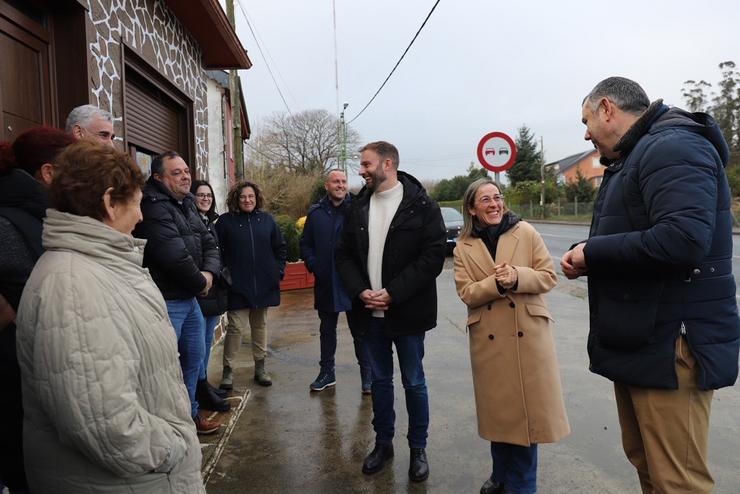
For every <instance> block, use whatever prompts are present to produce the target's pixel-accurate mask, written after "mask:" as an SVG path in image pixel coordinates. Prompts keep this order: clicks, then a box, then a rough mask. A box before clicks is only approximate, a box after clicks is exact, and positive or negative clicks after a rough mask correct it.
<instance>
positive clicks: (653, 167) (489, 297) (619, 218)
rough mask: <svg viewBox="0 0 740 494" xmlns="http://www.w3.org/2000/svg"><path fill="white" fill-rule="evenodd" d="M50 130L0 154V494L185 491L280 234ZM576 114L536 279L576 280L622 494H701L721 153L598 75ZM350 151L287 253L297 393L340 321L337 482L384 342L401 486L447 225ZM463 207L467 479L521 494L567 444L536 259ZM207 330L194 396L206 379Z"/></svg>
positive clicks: (725, 344) (376, 387)
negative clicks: (591, 183)
mask: <svg viewBox="0 0 740 494" xmlns="http://www.w3.org/2000/svg"><path fill="white" fill-rule="evenodd" d="M75 112H78V114H85V115H88V116H90V115H93V116H94V117H95V121H96V125H92V124H91V120H90V119H88V120H85V119H81V120H78V121H77V122H75V121H74V119H72V115H70V119H72V121H71V122H68V125H67V131H68V132H67V133H65V132H62V131H58V130H56V129H50V128H40V129H32V130H30V131H27V132H26V133H24V134H23V135H21V136H19V137H18V138H17V139H16V140H15V141H14V142H13V143H12V145H10V144H4V145H3V147H2V148H1V151H2V164H3V167H2V168H0V234H1V235H2V238H3V246H2V247H0V261H1V262H0V266H2V268H0V271H1V274H2V277H3V282H2V284H1V286H0V289H1V290H2V291H1V292H0V295H1V297H0V323H1V324H0V327H2V331H1V332H0V335H1V337H2V348H1V350H2V352H3V358H2V360H1V361H0V364H1V365H2V386H3V388H4V394H5V396H9V397H11V398H12V399H11V400H10V402H8V401H6V403H8V405H10V406H4V407H2V408H0V410H2V413H3V417H2V420H0V426H2V427H3V431H2V441H3V443H2V445H0V454H2V455H3V456H2V458H0V468H1V470H0V474H1V475H2V476H1V477H0V480H2V482H4V483H5V484H6V485H8V486H9V487H10V488H11V492H18V493H22V492H33V493H41V492H64V493H75V492H89V491H90V489H92V490H93V491H97V490H100V491H105V492H152V493H154V492H204V488H203V484H202V481H201V478H200V462H201V456H200V448H199V446H198V440H197V435H196V434H197V433H209V432H213V431H215V430H217V428H218V426H219V425H218V423H214V421H212V420H210V419H208V418H206V417H204V416H202V415H201V413H200V411H199V410H200V408H204V409H208V410H215V411H225V410H227V409H228V408H229V406H230V405H229V401H228V397H227V396H228V392H229V391H230V390H231V389H232V388H233V386H234V373H235V369H236V361H235V358H236V353H237V351H238V349H239V347H240V345H241V339H242V333H243V332H244V331H245V330H246V327H247V325H249V327H250V330H251V344H252V355H253V359H254V380H255V382H256V383H258V384H259V385H262V386H270V385H271V384H272V378H271V376H270V375H269V373H268V372H267V370H266V364H265V361H266V356H267V338H266V314H267V308H268V307H271V306H276V305H278V304H279V303H280V290H279V283H280V279H281V278H282V276H283V272H284V269H285V261H286V243H285V240H284V239H283V237H282V235H281V233H280V229H279V228H278V226H277V224H276V222H275V220H274V219H273V218H272V216H271V215H270V214H269V213H268V212H267V211H265V209H264V201H265V198H264V197H263V196H262V193H261V191H260V188H259V186H258V185H257V184H255V183H253V182H248V181H245V182H240V183H238V184H236V185H235V186H234V187H233V188H232V189H231V190H230V192H229V194H228V198H227V200H226V205H227V209H228V212H226V213H225V214H223V215H221V216H218V214H217V213H216V211H215V197H214V192H213V189H212V187H211V186H210V185H209V184H208V183H207V182H205V181H194V182H193V181H191V177H190V168H189V167H188V165H187V163H186V162H185V161H184V159H183V158H182V157H181V156H179V155H178V154H177V153H176V152H174V151H170V152H167V153H164V154H162V155H159V156H157V157H155V158H154V159H153V161H152V163H151V176H150V177H149V179H148V180H146V181H145V180H144V176H143V175H142V173H141V171H140V170H139V167H138V166H137V165H136V164H135V163H134V162H133V161H132V160H131V158H130V157H129V156H128V155H126V154H124V153H121V152H119V151H117V150H116V149H114V148H113V147H112V146H105V145H102V144H111V143H112V142H113V141H112V140H113V139H114V133H113V126H112V119H111V118H110V114H107V113H106V112H102V111H100V110H98V109H96V108H94V107H87V109H86V110H79V111H78V109H76V110H75ZM75 112H73V114H74V113H75ZM85 112H87V113H85ZM91 118H92V117H91ZM97 120H102V123H101V122H97ZM582 121H583V123H584V125H586V129H587V130H586V134H585V138H586V140H589V141H591V142H592V143H593V144H594V146H595V147H596V149H597V150H598V151H599V152H600V154H601V157H602V158H601V159H602V163H603V164H604V165H605V166H606V171H605V176H604V181H603V183H602V185H601V187H600V190H599V194H598V197H597V200H596V203H595V206H594V217H593V222H592V225H591V230H590V232H589V237H588V239H586V240H583V241H581V242H577V243H575V244H574V245H573V246H572V248H571V249H570V250H569V251H568V252H567V253H566V254H565V255H564V256H563V258H562V259H561V261H560V266H561V270H562V272H563V274H564V275H565V276H566V277H568V278H571V279H573V278H577V277H580V276H587V277H588V288H589V310H590V331H589V335H588V342H587V346H588V352H589V357H590V360H591V364H590V370H591V371H593V372H595V373H598V374H600V375H603V376H604V377H606V378H608V379H610V380H612V381H613V382H614V389H615V397H616V403H617V409H618V415H619V422H620V427H621V430H622V442H623V447H624V451H625V454H626V455H627V458H628V459H629V461H630V462H631V463H632V464H633V465H634V466H635V468H636V470H637V474H638V478H639V482H640V486H641V489H642V491H643V493H645V494H648V493H655V494H666V493H679V492H686V493H689V492H690V493H699V494H701V493H709V492H711V491H712V488H713V480H712V476H711V474H710V472H709V468H708V465H707V463H708V462H707V450H708V439H707V438H708V431H709V416H710V408H711V400H712V393H713V390H714V389H718V388H721V387H724V386H731V385H732V384H734V382H735V380H736V378H737V374H738V350H739V348H740V319H739V318H738V312H737V303H736V299H735V280H734V278H733V276H732V271H731V261H732V237H731V235H732V231H731V212H730V202H731V197H730V191H729V187H728V183H727V178H726V175H725V172H724V167H725V166H726V164H727V162H728V156H729V151H728V147H727V144H726V142H725V140H724V138H723V136H722V134H721V132H720V131H719V128H718V126H717V125H716V123H715V122H714V121H713V120H712V119H711V117H709V116H707V115H705V114H691V113H688V112H685V111H683V110H680V109H677V108H669V107H668V106H666V105H664V104H663V103H662V101H661V100H658V101H656V102H653V103H650V100H649V99H648V97H647V95H646V94H645V92H644V90H643V89H642V88H641V87H640V86H639V85H638V84H637V83H635V82H634V81H631V80H629V79H625V78H621V77H610V78H608V79H605V80H604V81H602V82H600V83H599V84H597V85H596V86H595V87H594V89H593V90H592V91H591V92H590V93H589V94H588V95H587V96H586V97H585V98H584V100H583V102H582ZM105 122H107V124H106V123H105ZM98 123H100V125H97V124H98ZM360 152H361V162H360V169H359V174H360V176H361V177H362V178H363V179H364V180H365V186H364V187H363V188H362V190H360V192H359V193H358V194H357V195H356V196H354V197H350V195H349V194H348V191H347V176H346V174H345V173H344V172H343V171H341V170H332V171H330V172H329V173H328V174H327V178H326V182H325V190H326V196H325V197H324V198H323V199H321V200H320V201H319V202H318V203H317V204H315V205H313V206H311V208H310V210H309V212H308V215H307V219H306V223H305V227H304V230H303V234H302V237H301V240H300V247H301V253H302V256H303V258H304V260H305V262H306V265H307V267H308V269H309V270H310V271H311V272H313V273H314V275H315V279H316V284H315V288H314V294H315V299H314V301H315V305H314V306H315V308H316V310H317V311H318V316H319V320H320V326H319V335H320V336H319V340H320V341H319V343H320V345H319V347H320V359H319V373H318V376H317V377H316V379H315V380H314V381H313V382H312V383H310V385H309V387H310V389H311V391H313V392H321V391H322V390H324V389H326V388H327V387H330V386H333V385H335V384H336V378H337V376H336V373H335V352H336V348H337V322H338V317H339V314H340V313H341V312H345V313H346V317H347V322H348V326H349V328H350V331H351V334H352V337H353V343H354V348H355V355H356V358H357V362H358V364H359V370H360V377H361V392H362V393H363V394H366V395H369V396H371V399H372V408H373V419H372V426H373V429H374V432H375V443H374V446H373V448H372V451H370V453H369V454H368V455H367V456H366V457H365V459H364V461H363V464H362V472H363V473H365V474H367V475H372V474H375V473H377V472H380V471H382V470H383V469H384V467H385V465H386V464H387V461H388V460H389V459H390V458H391V457H393V456H394V448H393V438H394V435H395V416H396V414H395V406H394V389H393V377H394V375H393V374H394V371H393V368H394V362H393V353H394V350H393V347H395V353H396V355H397V357H398V363H399V368H400V371H401V381H402V383H403V388H404V393H405V403H406V409H407V413H408V417H409V420H408V432H407V436H406V437H407V442H408V447H409V464H408V465H409V470H408V474H409V478H410V479H411V480H412V481H415V482H422V481H424V480H426V479H427V478H428V477H429V472H430V469H429V462H428V458H427V455H426V446H427V439H428V429H429V423H430V417H429V397H428V392H427V383H426V379H425V376H424V366H423V359H424V350H425V348H424V341H425V334H426V331H428V330H430V329H432V328H434V327H435V326H436V324H437V290H436V278H437V276H438V275H439V273H440V272H441V270H442V268H443V264H444V259H445V253H446V242H445V236H446V230H445V227H444V223H443V220H442V216H441V213H440V209H439V207H438V205H437V204H436V203H435V202H434V201H433V200H432V199H430V197H429V196H428V195H427V193H426V191H425V190H424V188H423V186H422V185H421V184H420V183H419V181H418V180H416V179H415V178H414V177H412V176H411V175H409V174H408V173H405V172H403V171H401V170H399V154H398V150H397V149H396V147H395V146H393V145H392V144H390V143H388V142H385V141H378V142H372V143H369V144H367V145H365V146H364V147H363V148H362V149H361V150H360ZM689 197H690V198H691V200H690V201H689V200H687V198H689ZM47 208H48V209H47ZM462 213H463V217H464V226H463V229H462V231H461V233H460V237H459V239H458V243H457V247H456V248H455V251H454V277H455V284H456V289H457V293H458V295H459V297H460V299H461V300H462V301H463V302H464V303H465V305H466V306H467V308H468V315H467V327H468V333H469V343H470V358H471V366H472V375H473V387H474V395H475V405H476V411H477V417H478V431H479V434H480V436H481V437H482V438H483V439H485V440H486V441H488V442H489V443H490V452H491V460H492V468H491V472H490V473H489V474H487V476H486V479H485V482H484V483H483V485H482V486H481V489H480V492H481V494H494V493H497V494H505V493H510V494H512V493H514V494H533V493H535V492H536V490H537V465H538V449H537V446H538V444H542V443H552V442H556V441H558V440H560V439H562V438H564V437H565V436H567V435H568V434H569V432H570V424H569V421H568V418H567V414H566V408H565V403H564V400H563V393H562V386H561V380H560V376H559V367H558V360H557V355H556V351H555V344H554V336H553V332H552V316H551V314H550V311H549V309H548V307H547V304H546V302H545V299H544V295H545V294H546V293H547V292H548V291H550V290H551V289H552V288H553V287H554V286H555V285H556V284H557V274H556V272H555V266H554V264H553V262H552V258H551V256H550V254H549V252H548V250H547V248H546V246H545V244H544V242H543V240H542V238H541V236H540V235H539V234H538V232H537V231H536V229H535V228H534V227H533V226H532V225H530V224H529V223H527V222H526V221H523V220H522V219H521V218H519V217H518V216H517V215H516V213H515V212H514V211H511V210H509V209H508V207H507V206H506V203H505V201H504V196H503V189H502V187H501V185H500V184H498V183H496V182H494V181H493V180H491V179H490V178H482V179H479V180H476V181H475V182H473V183H472V184H471V185H470V186H469V187H468V189H467V191H466V192H465V194H464V197H463V201H462ZM224 313H225V314H226V317H225V319H226V322H227V324H226V327H225V339H224V355H223V372H222V376H221V381H220V385H219V387H218V388H216V387H214V386H212V385H211V384H210V383H209V380H208V376H207V369H208V360H209V354H210V347H211V345H212V340H213V333H214V328H215V327H216V325H217V324H218V322H219V320H221V319H222V318H221V315H222V314H224ZM16 340H17V341H16ZM16 348H17V355H16ZM21 395H22V403H21V399H20V397H21ZM21 425H22V427H21ZM21 431H22V432H21ZM21 442H22V444H23V446H24V448H25V455H22V454H21V453H20V451H21ZM24 458H25V466H24V465H23V459H24Z"/></svg>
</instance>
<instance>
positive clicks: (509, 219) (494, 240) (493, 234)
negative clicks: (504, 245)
mask: <svg viewBox="0 0 740 494" xmlns="http://www.w3.org/2000/svg"><path fill="white" fill-rule="evenodd" d="M520 221H521V218H520V217H519V216H517V214H516V213H515V212H513V211H507V212H506V213H504V215H503V216H502V217H501V222H500V223H499V224H498V225H488V226H486V227H481V226H480V225H479V223H478V221H476V222H475V226H473V233H472V235H473V237H476V238H480V239H481V240H483V243H484V244H486V247H487V248H488V252H489V253H490V254H491V258H492V259H493V260H494V261H495V260H496V248H497V247H498V239H499V238H500V237H501V235H503V234H504V233H506V232H508V231H509V230H511V229H512V228H513V227H514V225H516V224H517V223H519V222H520Z"/></svg>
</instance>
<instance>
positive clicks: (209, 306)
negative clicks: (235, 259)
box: [190, 180, 231, 412]
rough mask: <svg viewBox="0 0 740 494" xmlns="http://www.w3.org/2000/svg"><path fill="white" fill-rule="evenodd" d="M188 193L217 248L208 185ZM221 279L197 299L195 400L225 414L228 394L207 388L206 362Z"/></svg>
mask: <svg viewBox="0 0 740 494" xmlns="http://www.w3.org/2000/svg"><path fill="white" fill-rule="evenodd" d="M190 193H191V194H193V195H194V196H195V208H196V209H197V210H198V215H199V216H200V219H201V220H203V224H204V225H205V226H206V228H207V229H208V233H210V234H211V235H213V238H214V239H215V240H216V243H217V244H218V236H217V235H216V228H215V221H216V220H217V219H218V213H216V197H215V195H214V193H213V188H212V187H211V184H209V183H208V182H206V181H205V180H195V181H193V184H192V185H191V186H190ZM222 262H223V261H222ZM223 278H224V273H223V272H222V275H221V276H220V277H219V278H218V279H217V280H215V281H214V282H213V286H212V287H211V289H210V290H209V291H208V294H207V295H206V296H204V297H198V305H200V311H201V312H202V313H203V317H204V318H205V320H206V333H205V335H206V337H205V346H206V351H205V355H204V356H203V362H202V363H201V364H200V370H199V371H198V382H197V384H196V387H195V399H196V400H198V405H200V407H201V408H203V409H205V410H212V411H214V412H226V411H228V410H229V409H230V408H231V405H229V403H228V402H227V401H225V400H224V398H225V397H226V394H227V393H228V392H227V391H223V390H219V389H217V388H214V387H212V386H211V383H209V382H208V360H209V359H210V357H211V346H212V345H213V331H214V330H215V329H216V325H217V324H218V321H219V320H220V319H221V314H223V313H224V312H226V303H227V297H228V295H227V291H226V286H225V284H224V282H225V280H224V279H223Z"/></svg>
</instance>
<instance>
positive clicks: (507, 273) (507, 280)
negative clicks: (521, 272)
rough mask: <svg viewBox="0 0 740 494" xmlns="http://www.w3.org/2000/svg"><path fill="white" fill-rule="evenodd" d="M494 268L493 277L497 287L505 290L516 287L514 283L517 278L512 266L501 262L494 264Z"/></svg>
mask: <svg viewBox="0 0 740 494" xmlns="http://www.w3.org/2000/svg"><path fill="white" fill-rule="evenodd" d="M494 268H495V269H496V272H495V273H494V276H495V277H496V282H497V283H498V284H499V285H501V286H502V287H504V288H506V289H507V290H508V289H510V288H513V287H514V285H516V282H517V280H518V279H519V278H518V275H517V272H516V268H515V267H514V266H512V265H511V264H509V263H508V262H503V263H501V264H496V265H495V266H494Z"/></svg>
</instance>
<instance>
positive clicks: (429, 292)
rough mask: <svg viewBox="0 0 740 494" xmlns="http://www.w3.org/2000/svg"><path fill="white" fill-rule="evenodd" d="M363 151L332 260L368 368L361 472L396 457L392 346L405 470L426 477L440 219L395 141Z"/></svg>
mask: <svg viewBox="0 0 740 494" xmlns="http://www.w3.org/2000/svg"><path fill="white" fill-rule="evenodd" d="M360 152H361V153H362V161H361V163H360V175H361V176H362V178H364V179H365V187H364V188H363V189H362V190H361V191H360V193H359V194H358V196H357V197H356V198H355V200H354V201H353V202H352V205H351V207H350V210H349V211H348V213H347V216H346V220H345V225H344V230H343V233H342V239H341V241H340V243H339V246H338V247H337V252H336V260H337V267H338V269H339V274H340V276H341V277H342V281H343V282H344V285H345V288H346V289H347V293H349V295H350V296H351V297H352V299H353V308H352V311H351V317H352V319H353V321H352V322H353V327H356V328H357V329H358V330H360V331H363V332H364V337H363V338H364V340H365V341H366V344H367V348H368V353H369V357H370V364H371V368H372V381H373V383H372V397H373V427H374V429H375V434H376V438H375V448H374V449H373V451H372V452H371V453H370V454H369V455H368V456H367V458H365V461H364V462H363V465H362V471H363V472H364V473H366V474H368V475H370V474H374V473H376V472H379V471H380V470H382V469H383V467H384V465H385V462H386V460H388V459H389V458H391V457H392V456H393V436H394V433H395V428H394V424H395V411H394V407H393V402H394V394H393V346H394V345H395V347H396V353H397V354H398V361H399V367H400V369H401V380H402V382H403V387H404V391H405V395H406V400H405V401H406V408H407V411H408V414H409V430H408V434H407V439H408V444H409V448H410V457H411V460H410V465H409V477H410V478H411V480H412V481H415V482H420V481H423V480H426V479H427V477H428V476H429V466H428V462H427V457H426V451H425V448H426V443H427V430H428V427H429V400H428V397H427V386H426V380H425V378H424V367H423V364H422V360H423V358H424V335H425V332H426V331H428V330H430V329H432V328H433V327H435V326H436V324H437V291H436V282H435V279H436V277H437V276H438V275H439V273H440V272H441V271H442V265H443V264H444V257H445V250H446V244H445V228H444V222H443V220H442V215H441V213H440V210H439V206H438V205H437V204H436V203H435V202H434V201H432V200H431V199H430V198H429V196H428V195H427V193H426V191H425V190H424V188H423V187H422V186H421V184H420V183H419V182H418V180H416V179H415V178H414V177H412V176H411V175H409V174H407V173H404V172H402V171H398V163H399V158H398V150H397V149H396V147H395V146H393V145H392V144H390V143H388V142H384V141H379V142H372V143H370V144H367V145H366V146H364V147H363V148H362V149H360Z"/></svg>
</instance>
